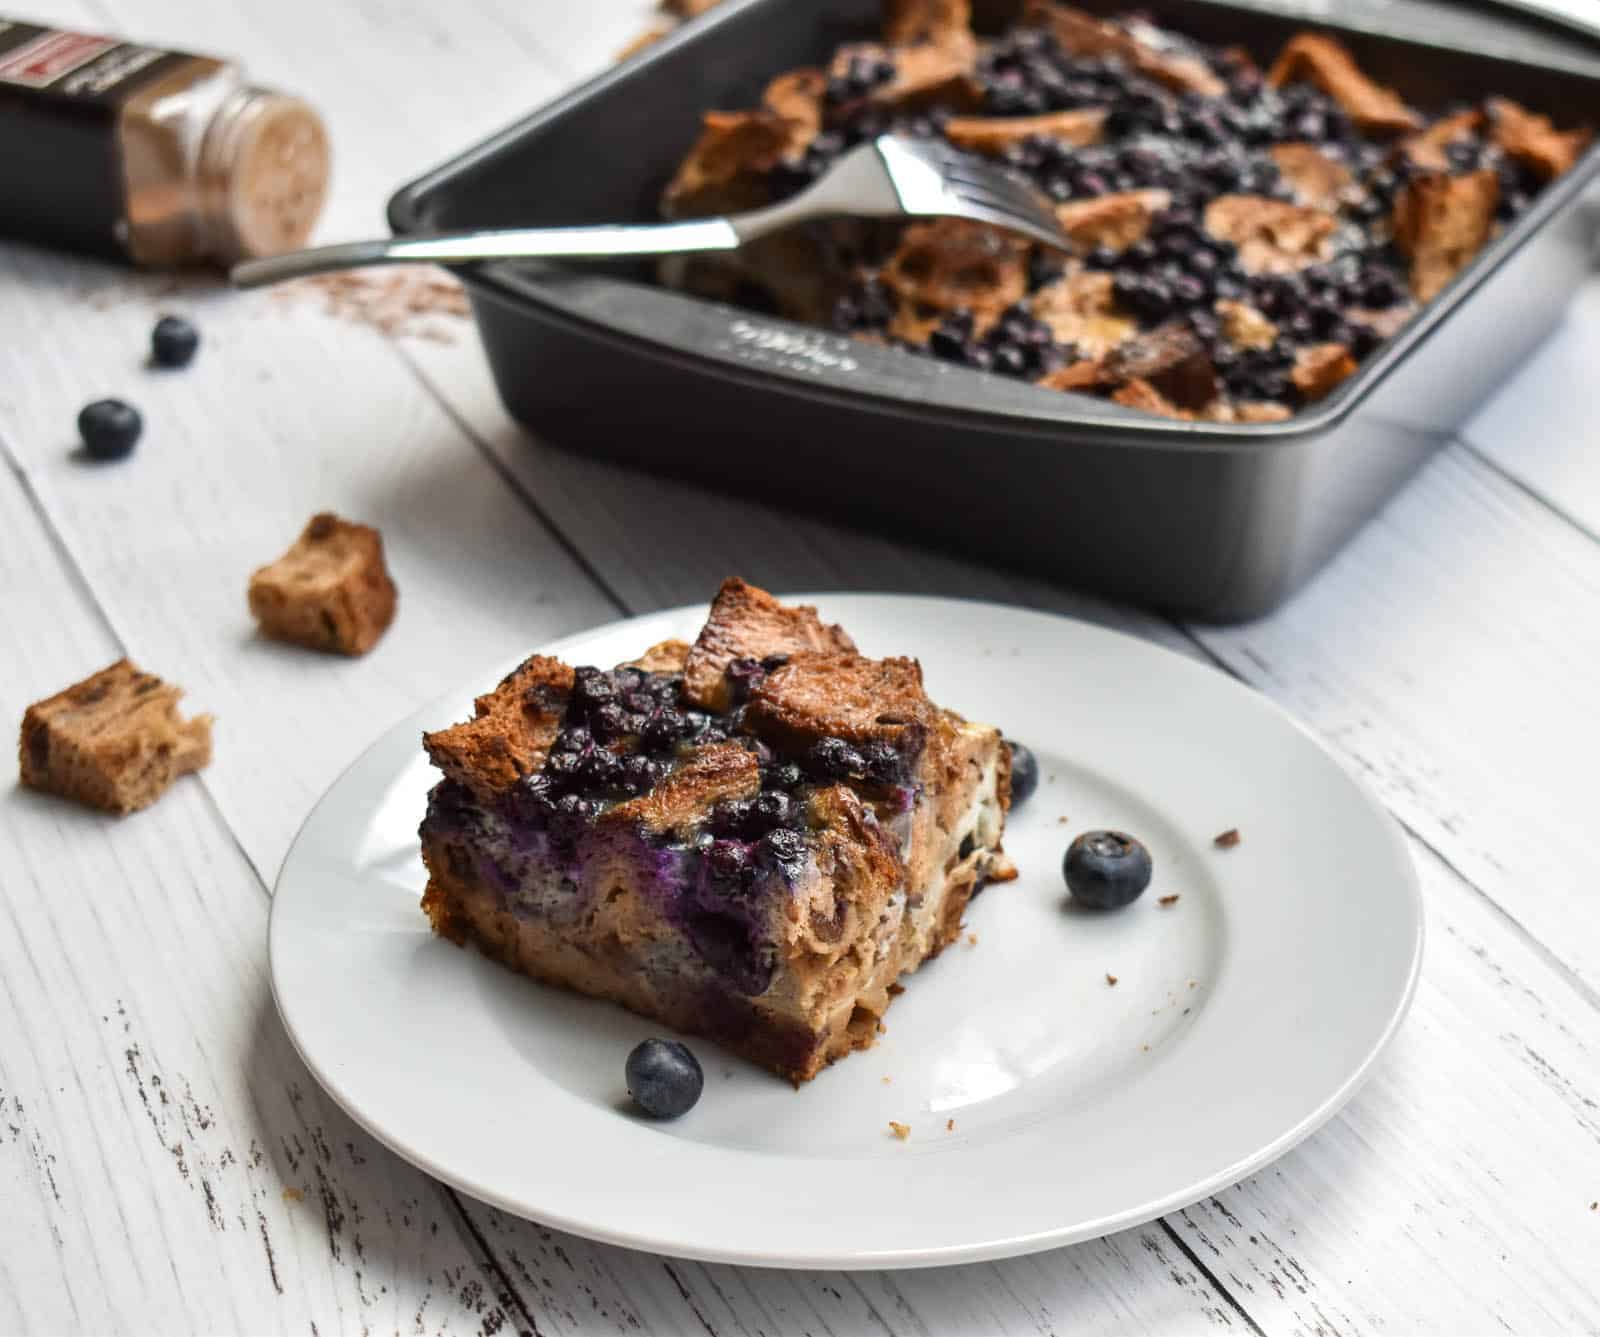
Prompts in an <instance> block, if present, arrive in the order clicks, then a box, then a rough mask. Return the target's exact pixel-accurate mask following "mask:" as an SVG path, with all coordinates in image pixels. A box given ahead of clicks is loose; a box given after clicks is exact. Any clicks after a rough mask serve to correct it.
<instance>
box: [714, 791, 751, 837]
mask: <svg viewBox="0 0 1600 1337" xmlns="http://www.w3.org/2000/svg"><path fill="white" fill-rule="evenodd" d="M754 812H755V804H754V803H753V802H752V801H751V800H750V799H747V798H725V799H723V800H722V801H721V802H719V803H718V804H717V805H716V806H715V807H714V808H712V809H711V829H712V830H713V831H714V832H716V833H717V835H719V836H743V835H744V834H745V833H746V831H747V830H748V829H749V827H750V825H751V817H752V815H753V813H754Z"/></svg>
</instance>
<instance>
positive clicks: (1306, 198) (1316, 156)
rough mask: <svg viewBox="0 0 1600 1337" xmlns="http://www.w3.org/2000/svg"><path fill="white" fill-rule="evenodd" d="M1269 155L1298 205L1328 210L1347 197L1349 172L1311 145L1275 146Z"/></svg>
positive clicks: (1349, 181)
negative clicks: (1292, 191)
mask: <svg viewBox="0 0 1600 1337" xmlns="http://www.w3.org/2000/svg"><path fill="white" fill-rule="evenodd" d="M1271 152H1272V161H1273V162H1275V163H1277V164H1278V171H1279V172H1281V173H1282V174H1283V179H1284V180H1285V181H1287V182H1288V183H1289V185H1290V187H1291V188H1292V189H1293V190H1294V193H1295V199H1296V200H1297V201H1298V202H1299V203H1301V204H1307V205H1310V206H1311V207H1312V208H1313V209H1326V210H1329V211H1332V210H1334V209H1337V208H1338V207H1339V206H1340V204H1342V203H1343V202H1344V200H1345V197H1346V196H1347V195H1348V194H1349V192H1350V188H1351V184H1352V182H1353V181H1354V178H1353V177H1352V176H1351V175H1350V169H1349V168H1348V167H1346V166H1345V165H1344V164H1343V163H1342V162H1336V161H1335V160H1334V159H1332V158H1330V157H1329V156H1328V155H1327V154H1326V153H1324V152H1323V151H1322V150H1321V149H1319V148H1318V147H1317V146H1316V145H1315V144H1277V145H1274V146H1273V148H1272V150H1271Z"/></svg>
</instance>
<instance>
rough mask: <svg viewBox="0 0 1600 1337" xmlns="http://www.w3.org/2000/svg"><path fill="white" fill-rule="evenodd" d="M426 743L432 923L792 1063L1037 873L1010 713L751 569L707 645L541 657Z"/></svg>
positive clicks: (779, 1069)
mask: <svg viewBox="0 0 1600 1337" xmlns="http://www.w3.org/2000/svg"><path fill="white" fill-rule="evenodd" d="M423 743H424V746H425V747H426V749H427V752H428V756H429V757H430V758H431V759H432V761H433V764H434V765H435V766H437V767H438V768H439V770H440V771H442V772H443V773H444V778H443V779H442V780H441V781H440V782H439V783H438V784H437V785H436V786H435V788H434V790H433V793H432V795H431V796H430V798H429V802H428V815H427V817H426V818H425V819H424V821H423V823H422V830H421V835H422V854H423V859H424V861H425V862H426V863H427V866H428V873H429V879H428V888H427V891H426V893H425V894H424V895H423V898H422V906H423V909H424V910H425V911H426V912H427V914H428V917H429V919H430V920H431V921H432V923H433V927H434V930H435V932H437V933H439V934H441V935H443V936H444V937H446V938H449V939H450V940H451V941H453V942H456V943H460V944H466V943H468V942H473V943H476V944H477V945H478V947H479V948H481V949H482V950H483V951H484V952H485V953H486V954H487V955H489V956H491V957H493V958H494V959H496V960H498V961H500V962H502V963H504V964H505V965H507V966H510V967H511V968H512V969H513V970H518V971H521V972H522V973H523V974H526V975H530V976H532V977H533V978H535V979H538V980H542V981H544V982H546V983H549V984H559V985H564V986H566V987H567V988H569V989H573V990H576V991H577V992H579V993H583V994H588V995H591V996H593V997H597V998H608V999H611V1000H613V1001H615V1002H618V1003H621V1004H622V1005H623V1006H625V1007H628V1008H631V1009H632V1010H633V1011H635V1012H638V1013H640V1014H642V1015H644V1016H646V1017H651V1018H654V1019H657V1020H659V1021H661V1022H663V1023H665V1024H667V1025H669V1026H672V1027H674V1028H676V1029H678V1030H681V1031H686V1032H690V1033H693V1034H697V1035H703V1036H707V1037H709V1038H711V1039H714V1040H717V1041H719V1042H721V1043H722V1044H723V1045H725V1046H726V1047H727V1048H728V1049H730V1050H732V1051H734V1052H735V1053H738V1054H742V1055H743V1056H745V1057H746V1058H748V1059H750V1060H752V1061H753V1062H755V1063H758V1064H761V1065H762V1066H763V1067H766V1068H770V1069H771V1070H772V1071H774V1072H776V1073H779V1074H781V1075H782V1076H784V1077H788V1078H790V1079H791V1080H793V1081H794V1082H796V1083H799V1082H803V1081H807V1080H809V1079H810V1078H812V1077H814V1076H816V1074H817V1072H818V1071H820V1070H821V1069H822V1068H823V1067H824V1066H825V1065H827V1064H828V1063H830V1062H832V1061H833V1060H834V1059H836V1058H839V1057H840V1056H841V1055H844V1054H847V1053H849V1052H850V1051H851V1050H853V1049H861V1048H865V1047H866V1046H868V1045H870V1044H871V1043H872V1042H873V1040H874V1038H875V1037H876V1035H877V1032H878V1030H879V1026H880V1018H881V1017H882V1015H883V1012H884V1010H885V1009H886V1008H887V1007H888V1006H889V1001H890V998H891V997H892V996H893V995H894V994H897V993H899V992H900V989H899V986H898V984H897V981H898V979H899V977H900V976H901V975H903V974H905V973H906V972H908V971H912V970H915V969H916V968H917V967H918V966H919V965H920V964H921V963H922V962H923V961H925V960H927V959H928V958H930V957H932V956H936V955H937V954H938V953H939V952H940V951H941V950H942V949H943V948H944V947H945V946H946V945H947V944H948V943H950V942H952V941H953V940H954V939H955V938H956V936H957V935H958V933H959V932H960V928H961V918H962V915H963V913H964V912H965V910H966V907H967V903H968V901H969V900H970V899H971V898H972V896H973V894H974V893H975V892H976V891H977V890H978V889H979V888H981V887H982V886H983V885H984V884H985V882H989V881H1008V880H1010V879H1011V878H1013V877H1015V876H1016V872H1015V870H1014V869H1013V868H1012V866H1011V864H1010V862H1009V860H1007V859H1006V857H1005V855H1004V854H1003V853H1002V852H1001V847H1000V838H1001V832H1002V829H1003V827H1004V825H1005V811H1006V808H1007V806H1008V804H1009V801H1010V753H1009V750H1008V748H1007V747H1006V745H1005V744H1004V743H1003V742H1002V740H1001V737H1000V734H999V732H998V731H997V730H995V729H993V728H991V727H989V726H988V725H982V724H971V723H968V722H967V721H966V720H964V719H962V718H961V716H959V715H957V714H955V713H954V712H952V711H948V710H941V709H940V708H939V707H937V706H935V705H933V703H932V702H930V701H929V700H928V697H927V694H926V693H925V692H924V690H923V685H922V670H921V667H920V666H919V665H918V664H917V662H916V661H915V660H913V659H868V658H866V657H865V656H863V655H861V654H859V653H858V652H857V651H856V648H855V644H854V642H852V641H851V639H850V638H849V637H848V636H847V635H846V634H845V633H844V632H843V631H842V630H840V629H839V628H838V627H832V626H827V625H824V624H823V623H822V622H820V621H819V620H818V618H817V614H816V610H815V609H813V608H808V607H786V606H784V605H783V604H780V603H779V602H778V601H777V600H776V599H774V598H773V597H772V596H771V595H770V594H767V593H766V592H765V591H763V590H759V589H757V588H755V587H754V586H752V585H747V584H745V583H744V582H743V581H740V580H729V581H727V582H726V583H725V584H724V585H723V587H722V589H721V590H720V591H719V592H718V594H717V597H716V599H715V601H714V602H713V603H712V606H711V613H710V617H709V618H708V620H707V622H706V624H705V627H704V628H703V629H702V630H701V632H700V636H699V639H698V640H696V641H695V643H694V645H692V646H689V645H685V644H684V643H683V642H681V641H668V642H664V643H663V644H661V645H658V646H655V647H653V648H652V649H650V650H649V651H648V652H646V654H645V655H644V656H643V657H642V658H640V659H638V660H635V661H634V662H632V663H630V664H624V665H622V666H620V667H618V668H615V669H611V670H605V669H599V668H571V667H568V666H567V665H566V664H563V663H561V662H560V661H559V660H555V659H549V658H546V657H544V656H542V655H535V656H534V657H533V658H531V659H529V660H528V661H527V662H526V663H524V664H523V665H521V667H519V668H518V669H516V670H515V671H514V672H513V673H512V674H511V675H510V676H509V677H507V678H506V679H505V681H503V682H502V683H501V684H500V685H499V686H498V687H497V688H495V690H494V691H493V692H491V693H489V694H488V695H487V696H483V697H480V698H478V701H477V713H476V717H475V718H474V719H471V720H469V721H467V722H466V723H464V724H457V725H455V726H453V727H452V728H449V729H444V730H441V731H439V732H437V733H432V734H428V735H426V736H425V737H424V739H423Z"/></svg>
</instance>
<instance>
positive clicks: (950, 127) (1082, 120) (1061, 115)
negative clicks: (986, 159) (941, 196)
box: [944, 107, 1106, 155]
mask: <svg viewBox="0 0 1600 1337" xmlns="http://www.w3.org/2000/svg"><path fill="white" fill-rule="evenodd" d="M1105 122H1106V109H1105V108H1104V107H1081V108H1078V109H1077V110H1074V111H1051V112H1046V113H1045V114H1044V115H1042V116H952V117H951V118H950V119H949V120H948V121H946V122H945V126H944V137H945V138H946V139H948V140H949V141H950V142H951V143H952V144H954V145H956V147H958V148H963V149H971V150H972V151H973V152H974V153H987V154H990V155H997V154H1001V153H1004V152H1005V151H1006V150H1007V149H1008V148H1010V147H1011V146H1012V145H1013V144H1020V143H1021V142H1022V141H1023V140H1024V139H1027V138H1028V137H1029V136H1030V135H1042V136H1044V138H1046V139H1055V140H1059V141H1060V142H1061V143H1063V144H1075V145H1077V146H1078V147H1080V148H1082V147H1084V146H1086V145H1089V144H1098V143H1099V142H1100V138H1101V135H1102V133H1103V132H1104V130H1105Z"/></svg>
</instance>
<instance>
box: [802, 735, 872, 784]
mask: <svg viewBox="0 0 1600 1337" xmlns="http://www.w3.org/2000/svg"><path fill="white" fill-rule="evenodd" d="M806 759H807V761H808V762H809V763H810V766H811V769H812V770H813V771H814V772H816V773H817V774H818V775H822V776H825V777H827V778H828V779H830V780H845V779H848V778H849V777H850V776H852V775H860V774H861V773H862V772H863V771H865V770H866V766H867V763H866V760H865V758H863V757H862V755H861V754H860V753H859V752H857V751H856V750H855V748H853V747H851V746H850V744H849V743H847V742H845V740H844V739H842V738H819V739H818V740H817V741H816V742H815V743H813V744H812V745H811V750H810V752H809V753H808V754H807V757H806Z"/></svg>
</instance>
